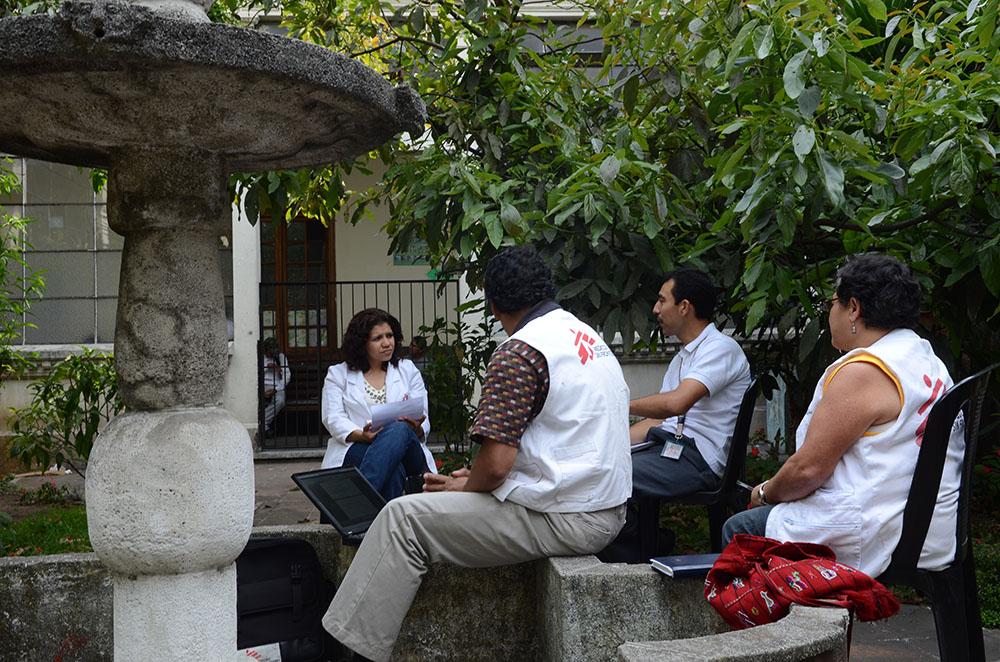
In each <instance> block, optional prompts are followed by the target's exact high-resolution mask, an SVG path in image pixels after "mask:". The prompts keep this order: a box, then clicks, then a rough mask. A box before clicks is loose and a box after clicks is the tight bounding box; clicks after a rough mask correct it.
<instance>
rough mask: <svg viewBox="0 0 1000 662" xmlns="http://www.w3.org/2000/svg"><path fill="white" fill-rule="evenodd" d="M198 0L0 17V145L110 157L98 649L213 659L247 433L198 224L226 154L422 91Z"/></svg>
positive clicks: (242, 507)
mask: <svg viewBox="0 0 1000 662" xmlns="http://www.w3.org/2000/svg"><path fill="white" fill-rule="evenodd" d="M209 4H210V2H207V1H205V0H202V1H200V2H199V3H197V4H196V3H194V2H187V1H185V0H144V1H142V2H122V1H118V2H106V1H95V2H68V3H66V4H64V5H63V6H62V7H61V8H60V9H59V10H58V11H57V12H56V13H55V14H54V15H38V16H31V17H18V18H8V19H3V20H0V44H3V47H2V49H0V151H5V152H10V153H14V154H18V155H22V156H27V157H33V158H39V159H45V160H49V161H58V162H62V163H69V164H75V165H83V166H101V167H107V168H109V169H110V180H109V187H108V216H109V220H110V224H111V227H112V228H113V229H114V230H115V231H116V232H118V233H120V234H122V235H123V236H124V237H125V248H124V251H123V255H122V273H121V279H120V283H121V285H120V290H119V299H118V316H117V327H116V331H115V356H116V365H117V370H118V375H119V384H120V391H121V393H122V396H123V398H124V400H125V403H126V407H127V413H125V414H123V415H121V416H119V417H117V418H116V419H114V420H113V421H112V422H111V423H110V425H108V427H107V429H106V430H105V431H104V432H103V433H102V434H101V436H100V437H99V439H98V441H97V443H96V445H95V447H94V451H93V453H92V455H91V458H90V465H89V469H88V472H87V502H88V503H87V518H88V524H89V528H90V537H91V543H92V544H93V547H94V550H95V551H96V552H97V554H98V556H99V558H100V559H101V561H102V562H103V563H104V564H105V565H106V566H107V567H108V568H109V569H110V570H111V572H112V575H113V581H114V651H115V659H117V660H124V661H131V660H141V659H150V658H151V657H153V656H155V657H157V658H161V657H162V658H163V659H181V660H211V661H214V660H225V659H230V658H231V657H232V656H233V654H234V653H235V650H236V571H235V566H234V563H233V561H234V560H235V558H236V557H237V555H239V553H240V551H241V550H242V549H243V547H244V545H245V544H246V541H247V539H248V537H249V535H250V529H251V525H252V522H253V506H254V503H253V500H254V487H253V456H252V449H251V443H250V439H249V437H248V435H247V431H246V430H245V429H244V428H243V427H242V425H240V423H239V422H238V421H237V420H236V419H235V418H233V417H232V416H230V415H229V414H228V413H227V412H226V411H225V410H224V409H222V408H221V407H220V402H221V399H222V388H223V378H224V374H225V370H226V360H227V359H226V348H227V345H226V322H225V317H224V304H223V289H222V279H221V273H220V265H219V261H218V250H217V244H216V242H217V237H218V235H219V234H221V233H222V230H223V228H224V227H225V224H227V223H229V222H230V219H231V212H230V201H229V197H228V187H227V182H228V175H229V173H230V172H232V171H237V170H242V171H247V170H269V169H279V168H294V167H302V166H308V165H317V164H323V163H331V162H334V161H339V160H344V159H349V158H352V157H354V156H356V155H358V154H361V153H363V152H365V151H367V150H370V149H372V148H374V147H376V146H378V145H379V144H381V143H383V142H385V141H386V140H388V139H390V138H391V137H393V136H394V135H396V134H398V133H400V132H401V131H408V132H410V134H411V135H414V136H415V135H419V134H420V133H422V132H423V129H424V121H425V114H424V107H423V104H422V102H421V101H420V99H419V98H418V97H417V96H416V95H415V94H414V93H413V92H412V90H410V89H409V88H407V87H396V88H393V87H392V86H390V85H389V84H388V83H387V82H386V81H385V80H384V79H383V78H382V77H380V76H379V75H378V74H377V73H375V72H374V71H372V70H370V69H368V68H366V67H365V66H363V65H361V64H359V63H357V62H355V61H352V60H350V59H348V58H345V57H343V56H340V55H337V54H334V53H331V52H329V51H326V50H324V49H322V48H319V47H315V46H310V45H308V44H304V43H302V42H298V41H294V40H290V39H285V38H281V37H277V36H274V35H269V34H264V33H260V32H256V31H252V30H247V29H242V28H236V27H231V26H224V25H218V24H213V23H210V22H209V21H208V18H207V17H206V15H205V9H206V8H207V7H208V6H209Z"/></svg>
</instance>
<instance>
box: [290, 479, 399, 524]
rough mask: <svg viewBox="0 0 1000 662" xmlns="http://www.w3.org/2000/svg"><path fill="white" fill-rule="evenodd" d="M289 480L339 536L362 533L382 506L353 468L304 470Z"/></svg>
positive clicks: (369, 484) (381, 500) (373, 490)
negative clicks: (327, 519)
mask: <svg viewBox="0 0 1000 662" xmlns="http://www.w3.org/2000/svg"><path fill="white" fill-rule="evenodd" d="M292 480H294V481H295V483H296V484H297V485H298V486H299V487H300V488H301V489H302V491H303V492H304V493H305V495H306V496H307V497H309V499H310V501H312V502H313V503H314V504H316V506H317V507H318V508H319V509H320V510H321V511H323V512H324V513H325V514H326V516H327V517H329V518H330V520H331V521H332V522H333V525H334V526H335V527H337V530H338V531H340V533H341V534H349V533H359V532H362V531H366V530H367V529H368V526H369V525H370V524H371V523H372V521H373V520H374V519H375V516H376V515H378V513H379V511H380V510H382V506H384V505H385V500H384V499H383V498H382V495H380V494H379V493H378V492H376V491H375V488H373V487H372V486H371V483H369V482H368V481H367V480H366V479H365V477H364V476H362V475H361V473H360V472H359V471H358V470H357V467H338V468H336V469H319V470H317V471H306V472H303V473H297V474H292Z"/></svg>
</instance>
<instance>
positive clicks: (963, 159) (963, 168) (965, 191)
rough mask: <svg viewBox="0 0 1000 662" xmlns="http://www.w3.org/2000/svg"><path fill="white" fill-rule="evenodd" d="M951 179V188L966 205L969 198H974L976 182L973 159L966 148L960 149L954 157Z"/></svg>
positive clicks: (962, 203) (963, 204)
mask: <svg viewBox="0 0 1000 662" xmlns="http://www.w3.org/2000/svg"><path fill="white" fill-rule="evenodd" d="M949 180H950V181H951V188H952V190H954V191H955V194H956V195H958V199H959V201H960V203H961V205H962V206H965V205H966V204H968V202H969V200H970V199H972V193H973V191H975V188H976V183H975V172H974V171H973V168H972V161H971V160H970V159H969V157H968V156H967V155H966V154H965V150H964V149H960V150H958V151H957V152H956V153H955V156H954V157H952V160H951V174H950V176H949Z"/></svg>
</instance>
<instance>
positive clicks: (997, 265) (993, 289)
mask: <svg viewBox="0 0 1000 662" xmlns="http://www.w3.org/2000/svg"><path fill="white" fill-rule="evenodd" d="M979 273H981V274H982V275H983V282H984V283H985V284H986V288H987V289H989V291H990V294H992V295H993V296H995V297H1000V248H997V247H996V246H994V247H993V248H992V249H990V250H985V251H979Z"/></svg>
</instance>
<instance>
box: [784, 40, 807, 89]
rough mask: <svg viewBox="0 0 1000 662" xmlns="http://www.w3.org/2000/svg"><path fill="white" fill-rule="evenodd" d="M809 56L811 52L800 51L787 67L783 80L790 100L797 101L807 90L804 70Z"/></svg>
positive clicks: (789, 61)
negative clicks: (803, 74)
mask: <svg viewBox="0 0 1000 662" xmlns="http://www.w3.org/2000/svg"><path fill="white" fill-rule="evenodd" d="M808 55H809V51H799V52H798V53H796V54H795V55H793V56H792V57H791V58H790V59H789V60H788V63H787V64H786V65H785V71H784V73H783V74H782V80H783V81H784V83H785V94H787V95H788V98H789V99H797V98H798V96H799V95H800V94H802V91H803V90H804V89H806V86H805V83H804V82H803V81H802V68H803V66H804V65H805V60H806V56H808Z"/></svg>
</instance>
